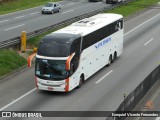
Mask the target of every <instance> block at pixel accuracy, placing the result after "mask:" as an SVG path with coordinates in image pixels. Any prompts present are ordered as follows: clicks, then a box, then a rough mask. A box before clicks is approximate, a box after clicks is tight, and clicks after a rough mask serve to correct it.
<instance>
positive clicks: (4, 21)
mask: <svg viewBox="0 0 160 120" xmlns="http://www.w3.org/2000/svg"><path fill="white" fill-rule="evenodd" d="M7 21H9V20H3V21H0V23H3V22H7Z"/></svg>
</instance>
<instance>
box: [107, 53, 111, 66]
mask: <svg viewBox="0 0 160 120" xmlns="http://www.w3.org/2000/svg"><path fill="white" fill-rule="evenodd" d="M111 63H112V55H110V56H109V60H108V64H107V66H110V65H111Z"/></svg>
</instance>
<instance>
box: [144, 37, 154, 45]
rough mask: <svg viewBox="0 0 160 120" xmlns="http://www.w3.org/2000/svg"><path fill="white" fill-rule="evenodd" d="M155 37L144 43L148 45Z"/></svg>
mask: <svg viewBox="0 0 160 120" xmlns="http://www.w3.org/2000/svg"><path fill="white" fill-rule="evenodd" d="M153 39H154V38H151V39H150V40H149V41H148V42H146V43H145V44H144V45H148V44H149V43H150V42H151V41H152V40H153Z"/></svg>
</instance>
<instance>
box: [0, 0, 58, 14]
mask: <svg viewBox="0 0 160 120" xmlns="http://www.w3.org/2000/svg"><path fill="white" fill-rule="evenodd" d="M57 1H60V0H15V1H9V2H3V3H1V4H0V15H2V14H7V13H11V12H16V11H20V10H24V9H28V8H33V7H36V6H40V5H44V4H46V3H47V2H57Z"/></svg>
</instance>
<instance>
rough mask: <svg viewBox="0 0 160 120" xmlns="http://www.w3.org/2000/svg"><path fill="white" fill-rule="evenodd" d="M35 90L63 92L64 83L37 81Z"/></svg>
mask: <svg viewBox="0 0 160 120" xmlns="http://www.w3.org/2000/svg"><path fill="white" fill-rule="evenodd" d="M36 82H37V83H36V84H37V88H38V89H40V90H46V91H58V92H65V87H66V83H65V80H63V81H48V80H42V79H39V78H38V79H37V81H36Z"/></svg>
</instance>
